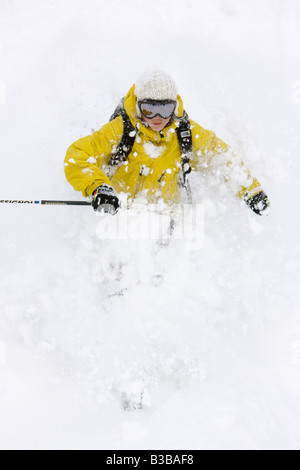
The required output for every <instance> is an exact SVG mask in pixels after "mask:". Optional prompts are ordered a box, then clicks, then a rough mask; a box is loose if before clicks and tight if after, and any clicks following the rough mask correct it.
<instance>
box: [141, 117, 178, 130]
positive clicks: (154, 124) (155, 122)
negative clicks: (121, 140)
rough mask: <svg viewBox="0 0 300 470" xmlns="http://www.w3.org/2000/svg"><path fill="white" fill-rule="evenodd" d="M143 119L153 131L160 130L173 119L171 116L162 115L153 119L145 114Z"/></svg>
mask: <svg viewBox="0 0 300 470" xmlns="http://www.w3.org/2000/svg"><path fill="white" fill-rule="evenodd" d="M143 119H144V121H145V122H146V123H147V124H148V126H149V127H150V128H151V129H152V130H153V131H156V132H160V131H162V130H163V129H164V128H165V127H166V126H167V125H168V123H169V122H170V120H171V117H169V118H167V119H163V118H162V117H160V116H158V115H157V116H155V117H154V118H152V119H149V118H146V117H145V116H143Z"/></svg>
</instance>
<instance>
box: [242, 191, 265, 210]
mask: <svg viewBox="0 0 300 470" xmlns="http://www.w3.org/2000/svg"><path fill="white" fill-rule="evenodd" d="M245 201H246V204H247V205H248V206H249V207H250V209H251V210H253V212H255V214H258V215H267V213H268V211H267V210H266V209H268V207H270V201H269V199H268V196H267V195H266V193H264V192H263V191H261V192H260V193H258V194H255V196H252V197H250V198H249V199H247V194H246V195H245Z"/></svg>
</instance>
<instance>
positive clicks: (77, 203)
mask: <svg viewBox="0 0 300 470" xmlns="http://www.w3.org/2000/svg"><path fill="white" fill-rule="evenodd" d="M0 204H42V205H45V206H90V205H91V203H90V202H87V201H56V200H54V201H46V200H42V201H19V200H9V199H3V200H0Z"/></svg>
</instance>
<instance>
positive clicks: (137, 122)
mask: <svg viewBox="0 0 300 470" xmlns="http://www.w3.org/2000/svg"><path fill="white" fill-rule="evenodd" d="M124 108H125V111H126V113H127V114H128V116H129V118H130V121H131V123H132V124H133V126H134V127H137V128H138V129H139V131H141V132H142V133H143V134H146V135H147V136H148V137H150V138H152V139H154V140H157V136H159V133H158V132H156V131H153V130H152V129H151V128H150V127H148V126H147V125H146V124H145V123H144V121H142V120H141V119H140V118H139V116H138V114H137V97H136V95H135V85H133V86H132V87H131V88H130V90H129V91H128V93H127V95H126V97H125V101H124ZM183 112H184V109H183V101H182V99H181V97H180V95H177V106H176V110H175V113H176V115H175V118H174V120H173V121H172V123H171V124H170V125H169V126H167V127H166V128H165V129H166V130H168V129H171V128H176V127H177V125H176V123H177V122H178V119H180V118H182V116H183Z"/></svg>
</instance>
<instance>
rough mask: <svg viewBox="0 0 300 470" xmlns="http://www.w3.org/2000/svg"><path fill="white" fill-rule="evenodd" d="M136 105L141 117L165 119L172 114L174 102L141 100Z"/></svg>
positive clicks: (174, 106)
mask: <svg viewBox="0 0 300 470" xmlns="http://www.w3.org/2000/svg"><path fill="white" fill-rule="evenodd" d="M138 105H139V108H140V111H141V113H142V115H143V116H144V117H146V118H148V119H153V118H154V117H155V116H160V117H161V118H162V119H167V118H169V117H171V116H172V115H173V114H174V111H175V108H176V101H172V100H161V101H155V100H143V101H139V103H138Z"/></svg>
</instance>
